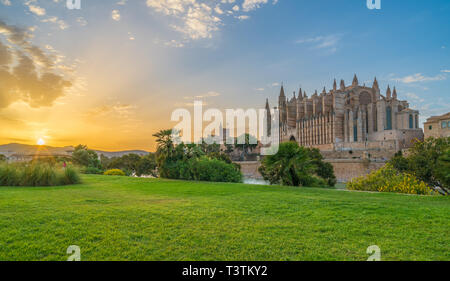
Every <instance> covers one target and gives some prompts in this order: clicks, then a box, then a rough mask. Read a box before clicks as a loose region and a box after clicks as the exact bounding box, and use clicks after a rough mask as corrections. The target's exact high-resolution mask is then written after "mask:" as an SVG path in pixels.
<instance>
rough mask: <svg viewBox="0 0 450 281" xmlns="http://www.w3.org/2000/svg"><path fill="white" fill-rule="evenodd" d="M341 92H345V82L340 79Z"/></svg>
mask: <svg viewBox="0 0 450 281" xmlns="http://www.w3.org/2000/svg"><path fill="white" fill-rule="evenodd" d="M341 90H342V91H343V90H345V82H344V79H341Z"/></svg>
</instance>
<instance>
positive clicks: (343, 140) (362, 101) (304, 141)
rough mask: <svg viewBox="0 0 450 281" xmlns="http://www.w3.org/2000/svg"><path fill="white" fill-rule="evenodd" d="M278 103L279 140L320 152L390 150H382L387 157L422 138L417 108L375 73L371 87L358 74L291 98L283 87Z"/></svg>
mask: <svg viewBox="0 0 450 281" xmlns="http://www.w3.org/2000/svg"><path fill="white" fill-rule="evenodd" d="M266 107H267V108H268V105H267V104H266ZM278 108H279V112H280V141H281V142H284V141H296V142H298V143H299V144H300V145H302V146H308V147H316V148H319V149H320V150H321V151H322V152H324V151H329V152H331V151H350V152H355V151H361V152H363V151H366V152H367V151H371V150H372V151H374V152H373V153H372V152H369V153H372V154H374V153H375V152H377V151H386V152H387V151H389V153H387V154H380V155H379V157H384V155H386V156H389V155H391V154H392V152H396V151H399V150H402V149H406V148H409V147H411V145H412V142H413V141H414V140H415V139H419V140H421V139H423V131H422V129H421V128H419V111H417V110H413V109H411V108H410V107H409V104H408V102H407V101H403V100H399V99H398V98H397V90H396V89H395V87H394V89H393V91H391V88H390V87H389V86H388V88H387V91H386V94H385V95H382V94H381V93H380V88H379V85H378V81H377V79H376V78H375V80H374V82H373V85H372V87H367V86H365V85H360V84H359V82H358V78H357V77H356V75H355V77H354V78H353V82H352V84H351V85H348V86H346V85H345V83H344V81H343V80H341V82H340V86H339V87H338V85H337V83H336V80H335V81H334V85H333V89H331V90H330V91H327V90H326V89H325V88H324V89H323V91H322V92H321V93H318V92H317V91H316V92H315V93H314V94H313V95H312V96H310V97H308V96H307V95H306V92H303V91H302V90H301V89H300V90H299V91H298V94H297V96H296V95H295V92H294V95H293V97H292V98H290V99H289V98H287V97H286V95H285V92H284V88H283V86H281V91H280V95H279V98H278ZM378 154H379V153H378ZM353 156H355V155H353ZM330 157H333V158H335V157H338V156H331V155H330Z"/></svg>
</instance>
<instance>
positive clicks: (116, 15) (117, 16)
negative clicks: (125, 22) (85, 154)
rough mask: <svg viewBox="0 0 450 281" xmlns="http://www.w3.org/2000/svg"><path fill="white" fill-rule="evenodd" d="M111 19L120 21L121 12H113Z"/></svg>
mask: <svg viewBox="0 0 450 281" xmlns="http://www.w3.org/2000/svg"><path fill="white" fill-rule="evenodd" d="M111 18H112V19H113V20H115V21H120V12H119V10H113V11H112V12H111Z"/></svg>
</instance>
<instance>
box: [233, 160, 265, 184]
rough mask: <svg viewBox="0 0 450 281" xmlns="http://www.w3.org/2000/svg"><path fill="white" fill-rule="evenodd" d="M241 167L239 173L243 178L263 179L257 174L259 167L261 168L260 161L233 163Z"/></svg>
mask: <svg viewBox="0 0 450 281" xmlns="http://www.w3.org/2000/svg"><path fill="white" fill-rule="evenodd" d="M234 163H236V164H239V165H241V172H242V174H243V175H244V177H245V178H251V179H258V180H260V179H263V177H262V176H261V174H260V173H259V172H258V168H259V166H261V162H260V161H245V162H234Z"/></svg>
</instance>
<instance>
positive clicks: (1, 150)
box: [0, 143, 149, 157]
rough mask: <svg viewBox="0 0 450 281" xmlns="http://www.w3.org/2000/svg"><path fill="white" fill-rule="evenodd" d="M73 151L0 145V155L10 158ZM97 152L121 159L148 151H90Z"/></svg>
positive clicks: (70, 147) (51, 147)
mask: <svg viewBox="0 0 450 281" xmlns="http://www.w3.org/2000/svg"><path fill="white" fill-rule="evenodd" d="M73 150H74V146H63V147H55V146H47V145H30V144H21V143H8V144H1V145H0V154H3V155H5V156H6V157H10V156H12V155H15V154H18V155H61V156H63V155H67V156H69V155H71V154H72V152H73ZM92 150H93V151H95V152H97V154H98V155H102V154H103V155H104V156H106V157H121V156H123V155H126V154H132V153H133V154H138V155H141V156H143V155H147V154H149V152H148V151H145V150H137V149H136V150H121V151H105V150H97V149H92Z"/></svg>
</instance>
